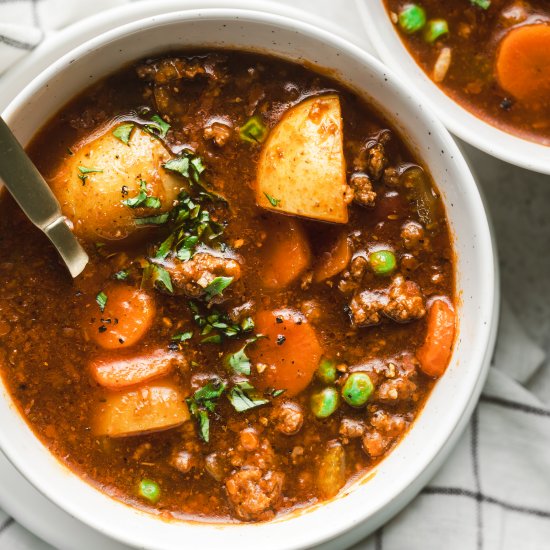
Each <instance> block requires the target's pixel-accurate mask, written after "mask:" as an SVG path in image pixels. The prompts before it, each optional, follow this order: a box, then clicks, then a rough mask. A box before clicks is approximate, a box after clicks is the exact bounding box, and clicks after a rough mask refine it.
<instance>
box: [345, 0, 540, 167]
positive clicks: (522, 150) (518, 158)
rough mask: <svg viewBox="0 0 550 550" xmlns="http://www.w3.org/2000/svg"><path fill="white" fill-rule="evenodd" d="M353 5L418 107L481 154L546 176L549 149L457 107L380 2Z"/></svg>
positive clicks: (358, 0)
mask: <svg viewBox="0 0 550 550" xmlns="http://www.w3.org/2000/svg"><path fill="white" fill-rule="evenodd" d="M355 2H356V4H357V8H358V9H359V13H360V14H361V17H362V19H363V22H364V24H365V27H366V29H367V33H368V36H369V39H370V40H371V42H372V45H373V47H374V48H375V50H376V52H377V53H378V55H379V56H380V58H381V59H382V61H383V62H384V63H386V65H388V67H389V68H390V69H392V70H393V71H394V72H395V74H396V75H397V76H398V77H399V78H400V79H401V81H402V83H403V85H404V86H405V87H407V88H408V89H409V93H410V94H411V96H414V97H415V98H416V99H417V101H418V104H419V106H427V107H429V108H430V109H432V110H433V111H434V112H435V114H436V115H437V116H438V117H439V119H440V120H441V121H442V122H443V124H445V126H446V127H447V128H448V129H449V130H450V131H451V132H452V133H453V134H454V135H456V136H458V137H459V138H461V139H463V140H464V141H466V142H467V143H469V144H471V145H473V146H474V147H477V148H478V149H480V150H482V151H484V152H485V153H487V154H489V155H492V156H494V157H497V158H499V159H501V160H504V161H506V162H509V163H511V164H515V165H516V166H520V167H522V168H526V169H527V170H533V171H535V172H541V173H542V174H550V147H547V146H545V145H540V144H537V143H534V142H532V141H528V140H526V139H523V138H520V137H517V136H514V135H512V134H509V133H507V132H505V131H504V130H500V129H499V128H497V127H496V126H492V125H491V124H489V123H488V122H485V121H483V120H482V119H480V118H478V117H476V116H475V115H474V114H472V113H471V112H470V111H468V110H467V109H465V108H464V107H462V106H461V105H459V104H458V103H457V102H455V101H454V100H453V99H452V98H451V97H449V96H448V95H447V94H445V93H444V92H443V91H442V90H441V88H439V86H437V84H435V83H434V82H432V80H431V79H430V78H429V77H428V76H427V75H426V73H425V72H424V71H423V70H422V69H421V68H420V66H419V65H418V64H417V63H416V61H415V60H414V58H413V57H412V56H411V55H410V53H409V52H408V50H407V48H406V47H405V45H404V43H403V42H402V40H401V38H400V36H399V33H398V31H397V29H396V27H395V25H394V24H393V23H392V22H391V20H390V18H389V17H388V13H387V11H386V8H385V6H384V2H383V0H355Z"/></svg>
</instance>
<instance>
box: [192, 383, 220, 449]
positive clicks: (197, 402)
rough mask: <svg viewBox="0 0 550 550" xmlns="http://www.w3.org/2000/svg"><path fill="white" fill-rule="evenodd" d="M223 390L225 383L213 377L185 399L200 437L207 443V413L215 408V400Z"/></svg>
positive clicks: (208, 432)
mask: <svg viewBox="0 0 550 550" xmlns="http://www.w3.org/2000/svg"><path fill="white" fill-rule="evenodd" d="M224 390H225V383H224V382H223V381H222V380H221V379H220V378H213V379H212V380H210V382H208V384H206V385H205V386H203V387H202V388H200V389H198V390H197V391H196V392H195V393H194V394H193V396H192V397H190V398H188V399H186V402H187V406H188V407H189V412H190V413H191V414H192V415H193V416H194V417H195V419H196V420H197V423H198V427H199V435H200V437H201V439H202V440H203V441H204V442H205V443H208V442H209V441H210V418H209V416H208V413H211V412H214V411H215V409H216V404H217V403H216V401H217V400H218V399H219V398H220V397H221V395H222V393H223V392H224Z"/></svg>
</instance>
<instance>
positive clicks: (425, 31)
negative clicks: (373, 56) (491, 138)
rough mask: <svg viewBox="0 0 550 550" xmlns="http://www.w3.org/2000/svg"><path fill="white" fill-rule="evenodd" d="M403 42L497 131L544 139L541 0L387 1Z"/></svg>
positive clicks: (549, 94) (549, 131)
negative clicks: (498, 129)
mask: <svg viewBox="0 0 550 550" xmlns="http://www.w3.org/2000/svg"><path fill="white" fill-rule="evenodd" d="M385 2H386V6H387V8H388V11H389V14H390V16H391V18H392V21H393V22H394V23H395V25H396V28H397V29H398V31H399V33H400V35H401V37H402V39H403V41H404V43H405V45H406V46H407V48H408V50H409V52H410V53H411V55H412V56H413V57H414V58H415V60H416V61H417V63H418V64H419V65H420V67H422V69H423V70H424V71H425V72H426V74H427V75H428V76H429V77H430V78H431V79H432V80H433V81H434V82H435V83H436V84H437V85H438V86H440V87H441V89H442V90H443V91H444V92H445V93H446V94H448V95H449V96H450V97H452V98H453V99H454V100H455V101H457V102H458V103H460V104H461V105H462V106H463V107H465V108H466V109H468V110H469V111H471V112H472V113H474V114H475V115H476V116H478V117H480V118H482V119H484V120H486V121H487V122H488V123H489V124H492V125H494V126H497V127H498V128H501V129H502V130H504V131H506V132H509V133H511V134H515V135H517V136H520V137H523V138H525V139H528V140H531V141H535V142H537V143H541V144H544V145H550V76H549V75H550V54H549V53H548V52H549V49H550V9H549V6H548V3H547V2H546V1H545V0H529V1H524V0H443V1H441V0H422V1H420V2H408V1H404V0H385Z"/></svg>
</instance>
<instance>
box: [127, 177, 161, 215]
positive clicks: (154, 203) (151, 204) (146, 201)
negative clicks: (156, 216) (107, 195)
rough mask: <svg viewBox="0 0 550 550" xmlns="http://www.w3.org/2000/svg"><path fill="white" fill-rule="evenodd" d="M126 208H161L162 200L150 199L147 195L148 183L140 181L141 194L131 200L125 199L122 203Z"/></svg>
mask: <svg viewBox="0 0 550 550" xmlns="http://www.w3.org/2000/svg"><path fill="white" fill-rule="evenodd" d="M122 204H123V205H124V206H128V207H130V208H138V207H145V208H160V199H159V198H158V197H150V196H148V195H147V182H146V181H144V180H140V182H139V193H138V194H137V195H136V196H135V197H132V198H130V199H124V200H123V201H122ZM139 219H143V218H139Z"/></svg>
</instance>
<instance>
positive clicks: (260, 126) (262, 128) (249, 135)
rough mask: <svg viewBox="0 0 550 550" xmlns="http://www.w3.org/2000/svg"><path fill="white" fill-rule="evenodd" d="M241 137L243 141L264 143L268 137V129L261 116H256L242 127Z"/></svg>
mask: <svg viewBox="0 0 550 550" xmlns="http://www.w3.org/2000/svg"><path fill="white" fill-rule="evenodd" d="M239 136H240V138H241V139H242V140H243V141H248V142H250V143H262V141H264V140H265V138H266V137H267V127H266V125H265V124H264V123H263V121H262V118H261V117H260V116H259V115H254V116H253V117H252V118H249V119H248V120H247V121H246V122H245V123H244V124H243V125H242V126H241V128H240V130H239Z"/></svg>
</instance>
